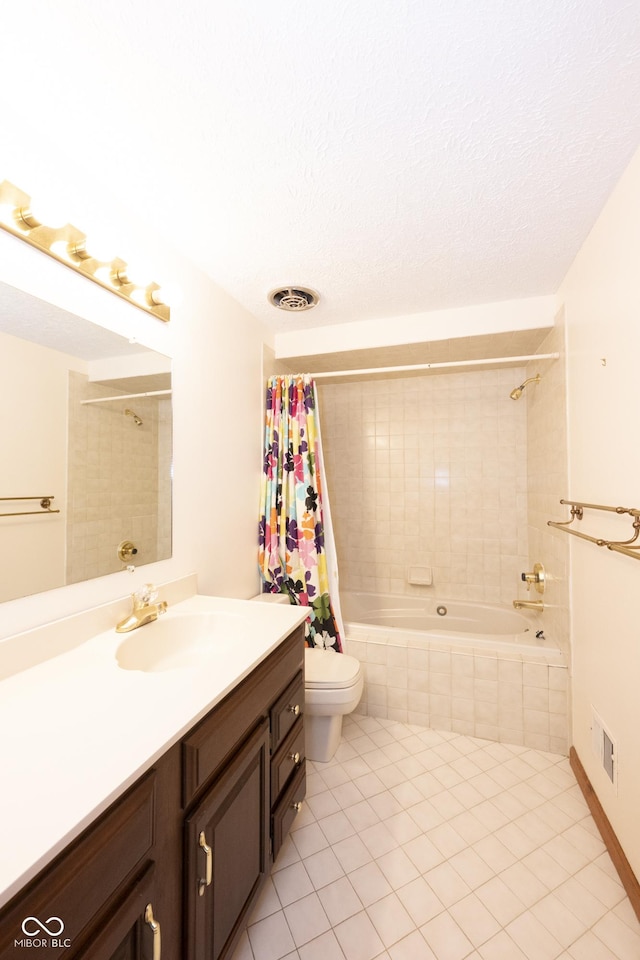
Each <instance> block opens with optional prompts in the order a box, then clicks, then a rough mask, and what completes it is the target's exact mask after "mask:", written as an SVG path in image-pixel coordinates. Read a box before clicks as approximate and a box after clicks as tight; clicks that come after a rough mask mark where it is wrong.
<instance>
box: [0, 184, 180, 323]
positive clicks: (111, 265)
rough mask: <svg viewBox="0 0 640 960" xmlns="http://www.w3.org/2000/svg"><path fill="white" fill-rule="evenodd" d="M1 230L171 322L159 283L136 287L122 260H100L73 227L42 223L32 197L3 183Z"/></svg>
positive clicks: (136, 305)
mask: <svg viewBox="0 0 640 960" xmlns="http://www.w3.org/2000/svg"><path fill="white" fill-rule="evenodd" d="M0 227H1V228H2V229H3V230H6V231H7V232H8V233H10V234H12V235H13V236H14V237H19V238H20V239H21V240H26V242H27V243H30V244H31V246H32V247H35V248H36V249H37V250H40V251H41V252H42V253H46V254H47V255H48V256H50V257H53V258H54V260H57V261H58V263H63V264H64V265H65V266H66V267H71V269H72V270H75V271H76V273H79V274H81V275H82V276H83V277H87V278H88V279H89V280H93V281H94V283H97V284H99V285H100V286H101V287H104V289H105V290H109V291H111V293H115V294H117V295H118V296H119V297H122V299H123V300H127V301H128V302H129V303H132V304H133V305H134V306H135V307H138V308H139V309H140V310H144V311H145V313H150V314H152V315H153V316H154V317H157V319H158V320H162V321H163V322H164V323H167V322H168V321H169V320H170V318H171V313H170V309H169V305H168V304H166V303H164V302H163V296H162V290H161V288H160V285H159V284H158V283H149V284H147V285H146V286H140V285H138V284H136V283H133V282H132V281H131V278H130V277H129V276H128V274H127V266H128V265H127V263H126V261H125V260H121V259H119V258H118V257H115V258H114V259H113V260H111V261H102V260H98V259H97V258H96V257H94V256H93V255H92V253H91V241H90V240H89V239H88V237H87V235H86V234H84V233H83V232H82V230H79V229H78V228H77V227H75V226H73V224H71V223H67V224H65V225H64V226H62V227H49V226H47V225H46V224H44V223H40V221H39V220H38V219H37V217H36V216H34V214H33V212H32V209H31V197H30V196H29V194H27V193H24V191H22V190H20V189H19V188H18V187H16V186H14V184H12V183H10V182H9V181H8V180H3V181H2V182H1V183H0Z"/></svg>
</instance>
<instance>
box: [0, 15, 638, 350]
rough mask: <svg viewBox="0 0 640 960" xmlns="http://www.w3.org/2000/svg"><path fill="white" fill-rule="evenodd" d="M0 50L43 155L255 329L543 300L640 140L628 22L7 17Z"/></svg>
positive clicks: (0, 65)
mask: <svg viewBox="0 0 640 960" xmlns="http://www.w3.org/2000/svg"><path fill="white" fill-rule="evenodd" d="M0 43H1V44H2V47H1V50H0V53H1V54H2V56H1V57H0V80H2V81H3V83H2V85H1V86H2V89H3V90H4V91H5V95H6V92H7V91H10V94H11V98H12V101H13V103H14V106H15V105H16V103H17V105H18V106H19V108H20V109H21V110H22V112H23V114H24V115H25V116H28V118H29V122H30V126H31V129H32V130H33V131H35V132H36V134H37V136H38V138H39V140H40V142H41V143H43V144H44V145H45V146H48V145H54V144H65V150H67V151H69V152H70V153H71V154H72V155H73V156H75V157H76V158H78V171H79V173H80V172H82V171H85V172H86V171H89V172H90V175H91V177H92V178H93V181H94V183H95V184H96V189H99V188H100V185H101V184H109V185H110V186H111V187H113V188H115V189H116V190H117V191H118V194H119V195H120V197H122V198H123V199H124V200H125V201H129V202H131V204H132V205H134V206H135V207H136V209H137V210H138V211H140V212H142V214H143V215H144V216H146V217H147V218H148V220H149V224H150V226H151V227H152V229H153V230H154V231H157V232H158V233H161V234H164V235H165V236H167V237H169V238H170V239H171V241H172V242H173V243H174V245H175V246H177V247H178V248H180V250H181V251H182V252H184V253H185V254H186V255H187V256H188V257H189V258H190V259H192V260H195V261H196V262H197V263H199V264H200V265H201V266H202V267H203V268H204V269H205V270H206V271H207V272H208V273H209V274H210V275H211V277H212V278H214V279H215V280H216V281H217V282H218V283H219V284H221V286H222V287H224V288H225V289H226V290H227V291H228V292H229V293H231V294H232V295H233V296H234V297H236V298H237V300H239V301H240V302H241V303H242V304H244V305H245V306H246V307H247V308H248V309H249V310H250V311H251V312H252V313H254V314H255V315H257V316H259V317H260V318H262V319H264V320H265V321H267V322H268V323H269V324H270V325H271V326H272V327H273V328H274V329H281V330H289V329H296V328H299V327H304V326H307V325H310V326H319V325H322V324H330V323H338V322H340V323H342V322H345V321H349V320H362V319H368V318H379V317H392V316H396V315H401V314H411V313H418V312H422V311H428V310H432V309H441V308H445V307H454V306H463V305H469V304H478V303H484V302H490V301H496V300H506V299H512V298H519V297H531V296H536V295H542V294H550V293H553V292H554V291H555V290H556V289H557V287H558V285H559V282H560V281H561V279H562V277H563V276H564V274H565V272H566V270H567V268H568V266H569V265H570V263H571V261H572V259H573V258H574V256H575V254H576V253H577V251H578V249H579V247H580V245H581V243H582V241H583V240H584V239H585V237H586V235H587V233H588V231H589V230H590V228H591V226H592V225H593V223H594V221H595V219H596V218H597V216H598V213H599V212H600V210H601V208H602V205H603V203H604V201H605V199H606V197H607V196H608V194H609V193H610V192H611V189H612V188H613V186H614V185H615V183H616V181H617V179H618V178H619V176H620V174H621V173H622V171H623V170H624V168H625V166H626V165H627V163H628V161H629V160H630V158H631V155H632V153H633V152H634V150H635V148H636V145H637V144H638V141H639V139H640V56H639V52H640V17H639V16H638V6H637V2H635V0H634V2H622V0H562V2H558V0H428V2H426V0H394V2H391V0H351V2H349V3H345V2H344V0H324V2H322V3H316V4H311V3H301V2H300V0H269V2H265V0H234V2H233V3H228V2H224V3H223V2H222V0H186V2H184V3H181V4H178V3H176V2H175V0H112V2H110V3H108V4H107V3H104V0H83V2H79V0H57V2H56V3H55V4H53V3H51V2H50V0H21V2H20V3H13V4H10V5H9V8H8V9H7V10H5V11H3V25H2V38H1V39H0ZM17 78H19V82H18V81H17ZM43 79H44V80H46V82H45V83H43V82H42V81H43ZM20 185H21V186H23V187H24V189H27V190H28V189H29V185H28V184H20ZM124 254H125V252H124V251H122V255H124ZM287 284H300V285H305V286H310V287H313V288H314V289H316V290H318V291H319V292H320V294H321V297H322V301H321V303H320V305H319V306H318V307H316V308H315V309H314V310H313V311H312V312H310V313H304V314H286V313H284V312H282V311H279V310H277V309H276V308H274V307H272V306H270V305H269V304H268V303H267V301H266V296H267V293H268V292H269V291H270V290H272V289H273V288H274V287H276V286H281V285H287ZM479 332H481V331H479Z"/></svg>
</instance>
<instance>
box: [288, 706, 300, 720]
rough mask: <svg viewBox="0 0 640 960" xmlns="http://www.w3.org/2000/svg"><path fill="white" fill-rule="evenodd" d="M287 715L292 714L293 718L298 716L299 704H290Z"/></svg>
mask: <svg viewBox="0 0 640 960" xmlns="http://www.w3.org/2000/svg"><path fill="white" fill-rule="evenodd" d="M289 713H292V714H293V715H294V716H295V717H297V716H298V715H299V714H300V704H299V703H296V704H290V705H289Z"/></svg>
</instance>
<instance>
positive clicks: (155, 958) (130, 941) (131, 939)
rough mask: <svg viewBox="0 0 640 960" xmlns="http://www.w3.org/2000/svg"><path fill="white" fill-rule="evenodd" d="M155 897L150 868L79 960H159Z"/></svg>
mask: <svg viewBox="0 0 640 960" xmlns="http://www.w3.org/2000/svg"><path fill="white" fill-rule="evenodd" d="M158 897H159V889H158V878H157V874H156V872H155V870H154V867H153V866H150V867H149V868H148V869H147V870H146V871H145V873H144V874H143V875H142V876H141V877H139V878H137V879H136V881H135V882H134V884H133V885H132V887H131V889H130V890H129V891H128V892H127V894H126V896H125V897H124V899H123V900H122V902H121V903H120V904H118V906H117V907H116V908H115V910H113V911H112V913H111V914H110V915H109V916H108V917H106V918H105V919H104V920H103V922H102V923H100V925H99V927H98V930H97V932H96V933H95V934H94V936H93V937H92V938H91V939H90V940H89V942H88V944H87V945H86V947H85V948H84V949H81V950H80V952H79V953H78V954H76V956H77V958H78V960H160V958H161V955H162V954H161V951H162V933H163V931H162V924H161V923H160V921H159V920H158V919H157V915H156V914H157V907H155V906H154V904H157V901H158ZM166 955H167V954H166V953H165V956H166Z"/></svg>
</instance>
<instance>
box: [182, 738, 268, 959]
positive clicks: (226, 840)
mask: <svg viewBox="0 0 640 960" xmlns="http://www.w3.org/2000/svg"><path fill="white" fill-rule="evenodd" d="M185 851H186V857H185V861H186V873H185V876H186V903H185V916H186V945H187V956H188V957H189V958H190V960H219V958H220V957H222V956H224V955H225V953H226V952H227V951H228V949H229V945H230V943H231V942H232V941H234V940H235V939H236V937H237V935H238V934H239V933H240V932H241V931H242V929H243V928H244V925H245V921H246V919H247V916H248V913H249V910H250V908H251V906H252V904H253V902H254V899H255V897H256V894H257V892H258V891H259V890H260V887H261V886H262V883H263V881H264V879H265V877H266V876H267V874H268V872H269V868H270V865H271V862H270V853H269V724H268V721H266V720H264V721H263V722H262V723H261V724H260V725H259V726H258V727H257V728H256V730H255V731H254V733H253V734H252V735H251V736H250V737H249V739H248V740H247V741H246V742H245V744H244V746H243V747H242V748H241V750H240V751H239V752H238V754H237V756H236V757H235V758H234V759H233V761H232V762H231V763H230V764H229V765H228V766H227V767H226V768H225V771H224V773H223V774H222V775H221V776H220V777H219V778H218V779H217V780H216V781H215V783H214V785H213V786H212V787H211V789H210V790H209V791H208V792H207V793H206V794H205V795H204V797H203V798H202V800H201V801H200V802H199V803H198V805H197V807H195V809H194V811H193V813H192V814H191V815H190V816H189V817H187V820H186V831H185Z"/></svg>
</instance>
